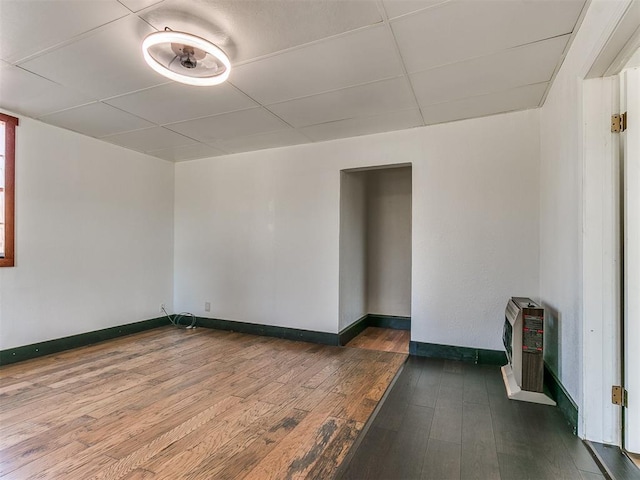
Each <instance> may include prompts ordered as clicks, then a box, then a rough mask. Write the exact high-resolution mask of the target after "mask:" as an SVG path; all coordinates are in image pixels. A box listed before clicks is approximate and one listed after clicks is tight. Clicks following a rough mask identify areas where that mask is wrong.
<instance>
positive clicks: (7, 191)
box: [0, 113, 19, 267]
mask: <svg viewBox="0 0 640 480" xmlns="http://www.w3.org/2000/svg"><path fill="white" fill-rule="evenodd" d="M0 121H2V122H4V257H0V267H13V266H15V207H16V205H15V193H16V191H15V186H16V183H15V182H16V127H17V126H18V124H19V120H18V119H17V118H16V117H12V116H11V115H6V114H4V113H0Z"/></svg>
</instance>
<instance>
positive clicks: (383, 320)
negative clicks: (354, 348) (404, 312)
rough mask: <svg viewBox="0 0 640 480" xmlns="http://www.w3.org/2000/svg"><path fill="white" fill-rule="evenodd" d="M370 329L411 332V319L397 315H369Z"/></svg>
mask: <svg viewBox="0 0 640 480" xmlns="http://www.w3.org/2000/svg"><path fill="white" fill-rule="evenodd" d="M367 322H368V324H369V325H368V326H369V327H379V328H392V329H394V330H411V317H398V316H395V315H378V314H377V313H370V314H369V315H367Z"/></svg>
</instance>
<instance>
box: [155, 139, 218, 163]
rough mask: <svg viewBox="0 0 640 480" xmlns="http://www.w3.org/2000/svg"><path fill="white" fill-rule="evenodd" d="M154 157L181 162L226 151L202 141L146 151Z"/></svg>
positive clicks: (214, 155) (215, 155)
mask: <svg viewBox="0 0 640 480" xmlns="http://www.w3.org/2000/svg"><path fill="white" fill-rule="evenodd" d="M147 153H148V154H149V155H153V156H154V157H158V158H162V159H164V160H169V161H170V162H182V161H186V160H195V159H197V158H209V157H218V156H220V155H225V154H226V152H223V151H222V150H220V149H218V148H214V147H212V146H210V145H206V144H204V143H194V144H192V145H182V146H179V147H169V148H163V149H160V150H151V151H149V152H147Z"/></svg>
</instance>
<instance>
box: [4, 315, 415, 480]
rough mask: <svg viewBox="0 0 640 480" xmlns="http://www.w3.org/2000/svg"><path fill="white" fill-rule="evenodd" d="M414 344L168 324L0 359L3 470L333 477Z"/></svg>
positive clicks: (132, 477) (83, 475)
mask: <svg viewBox="0 0 640 480" xmlns="http://www.w3.org/2000/svg"><path fill="white" fill-rule="evenodd" d="M405 359H406V355H402V354H396V353H387V352H375V351H369V350H357V349H350V348H343V347H328V346H322V345H317V344H310V343H304V342H292V341H286V340H279V339H275V338H269V337H259V336H252V335H245V334H240V333H236V332H224V331H216V330H208V329H195V330H178V329H175V328H173V327H164V328H159V329H155V330H151V331H147V332H142V333H140V334H136V335H131V336H128V337H122V338H118V339H114V340H111V341H107V342H103V343H100V344H97V345H93V346H89V347H83V348H79V349H76V350H71V351H68V352H63V353H60V354H55V355H49V356H46V357H41V358H38V359H34V360H29V361H26V362H22V363H18V364H13V365H8V366H4V367H1V368H0V478H7V479H19V480H23V479H25V480H26V479H31V478H42V479H56V480H57V479H61V480H65V479H71V480H76V479H90V478H95V479H109V480H112V479H113V480H116V479H123V480H136V479H140V480H149V479H162V478H166V479H182V478H190V479H200V478H202V479H212V478H216V479H218V478H220V479H227V478H228V479H232V478H233V479H236V478H238V479H240V478H245V477H246V478H260V479H262V478H303V477H305V476H308V477H309V478H329V477H331V474H332V472H333V471H334V470H335V469H336V468H337V465H338V464H339V463H340V461H342V459H343V458H344V456H345V455H346V452H347V451H348V450H349V448H350V446H351V445H352V444H353V442H354V441H355V438H356V437H357V435H358V434H359V432H360V431H361V429H362V428H363V425H364V422H366V420H367V418H368V417H369V415H370V414H371V412H372V411H373V409H374V408H375V406H376V405H377V402H378V400H379V398H380V397H381V396H382V394H383V393H384V391H385V390H386V388H387V386H388V384H389V383H390V382H391V380H392V379H393V377H394V375H395V374H396V372H397V370H398V368H399V367H400V366H401V365H402V362H404V360H405Z"/></svg>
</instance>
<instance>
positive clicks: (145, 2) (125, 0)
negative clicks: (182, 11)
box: [118, 0, 164, 12]
mask: <svg viewBox="0 0 640 480" xmlns="http://www.w3.org/2000/svg"><path fill="white" fill-rule="evenodd" d="M118 1H119V2H120V3H121V4H123V5H124V6H125V7H127V8H128V9H129V10H131V11H132V12H139V11H140V10H143V9H145V8H147V7H150V6H151V5H155V4H157V3H160V2H162V1H164V0H118Z"/></svg>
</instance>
